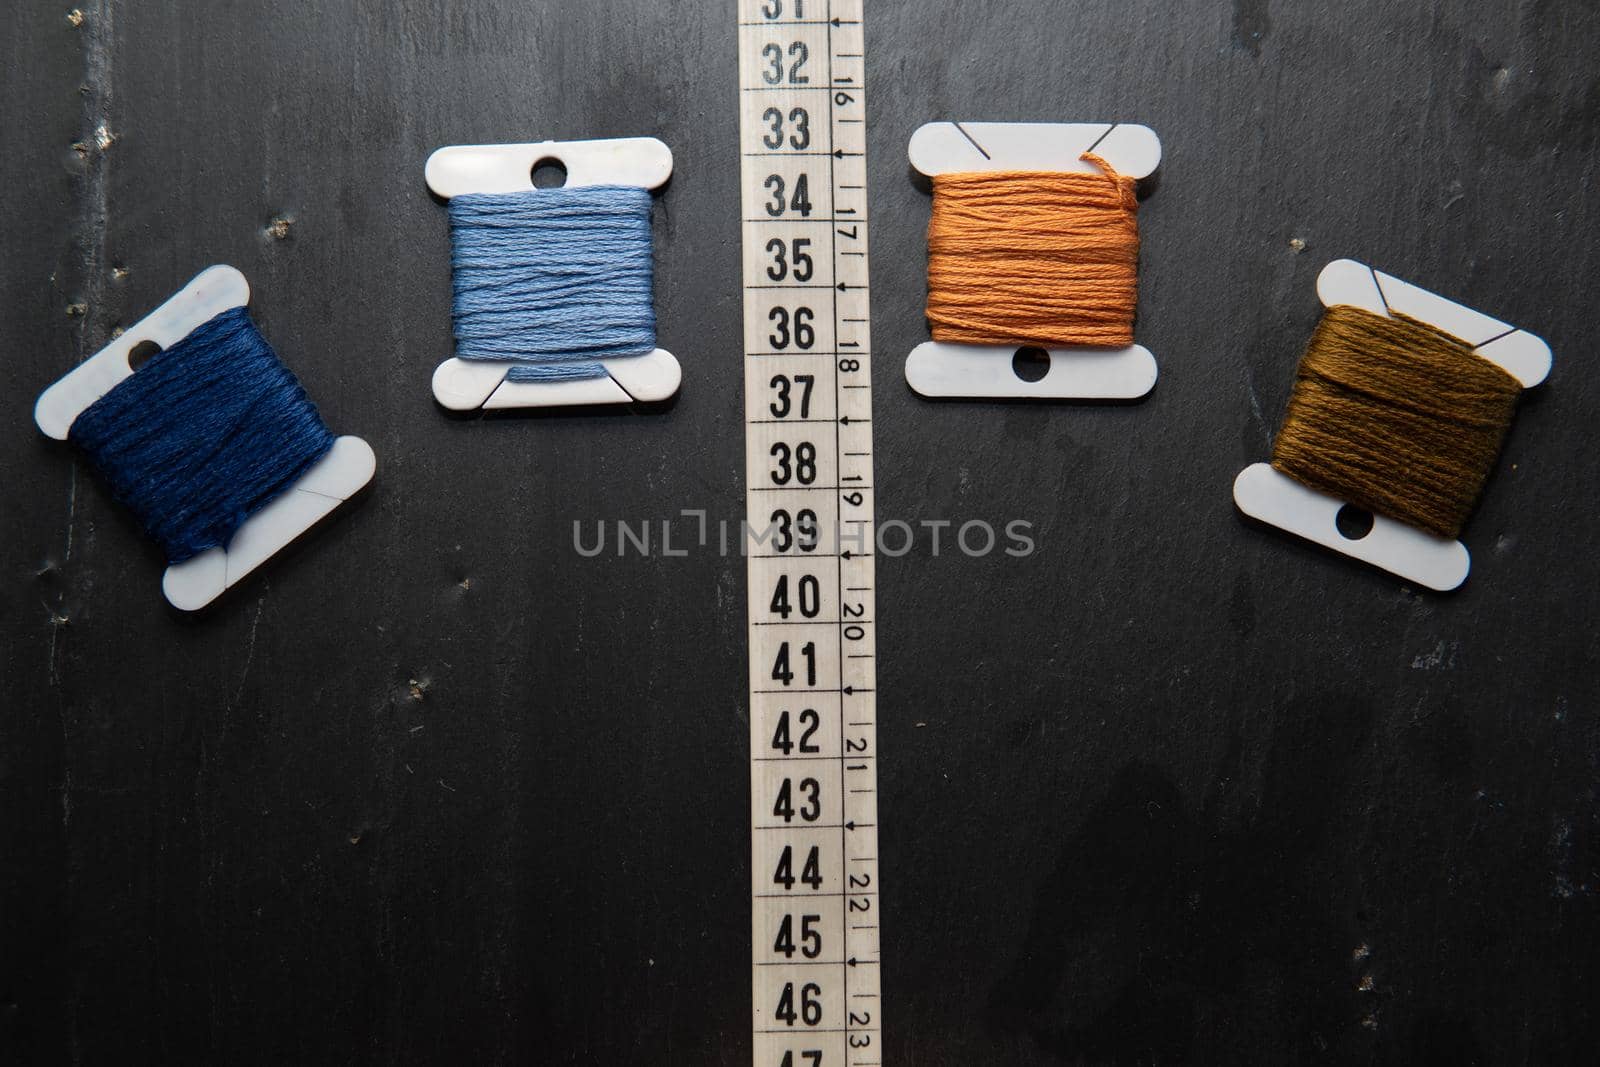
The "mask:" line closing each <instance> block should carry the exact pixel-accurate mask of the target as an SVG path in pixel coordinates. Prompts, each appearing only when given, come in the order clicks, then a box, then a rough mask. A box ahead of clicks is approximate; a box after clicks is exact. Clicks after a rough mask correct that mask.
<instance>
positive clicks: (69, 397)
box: [33, 265, 377, 611]
mask: <svg viewBox="0 0 1600 1067" xmlns="http://www.w3.org/2000/svg"><path fill="white" fill-rule="evenodd" d="M249 302H250V285H249V283H248V282H247V281H246V280H245V277H244V275H243V274H241V273H240V272H239V271H237V270H235V269H234V268H233V267H229V266H224V265H218V266H214V267H208V268H207V269H206V270H204V271H202V272H200V274H198V275H197V276H196V277H195V278H194V279H193V280H192V281H190V282H189V284H187V285H186V286H184V287H183V288H182V289H181V290H179V291H178V292H177V293H176V294H174V295H173V296H172V297H171V298H170V299H168V300H167V301H166V303H164V304H162V305H161V306H160V307H158V308H156V309H155V310H154V311H152V312H151V313H150V314H148V315H146V316H145V317H144V318H142V319H140V320H139V321H138V322H136V323H134V324H133V325H132V326H131V327H129V328H128V329H127V330H126V331H125V332H123V333H122V334H120V335H118V336H117V337H116V338H114V339H113V340H112V341H111V343H110V344H108V345H106V347H104V348H102V349H101V350H100V351H99V352H97V353H95V355H93V356H91V357H90V358H89V359H87V360H85V361H84V362H83V363H81V364H79V365H78V366H77V367H76V368H75V369H74V370H72V371H70V372H69V373H68V374H66V375H64V376H63V377H62V378H61V379H59V380H58V381H57V382H56V383H55V384H53V385H51V386H50V387H49V388H48V389H46V390H45V391H44V392H43V393H41V394H40V396H39V399H38V402H37V403H36V404H35V405H34V413H33V417H34V422H35V423H36V424H37V425H38V427H39V429H40V430H41V431H43V432H44V433H45V434H46V435H47V436H49V437H52V438H55V439H56V440H58V441H65V440H66V439H67V435H68V433H69V432H70V430H71V429H72V424H73V423H74V422H75V421H76V420H77V418H78V416H79V415H81V414H83V412H84V411H86V410H88V408H89V407H90V405H92V404H94V403H95V402H96V401H97V400H99V399H100V398H101V397H103V396H105V395H106V394H107V393H109V392H110V391H111V390H112V389H114V388H116V386H118V385H120V384H121V383H122V382H123V381H125V380H127V379H128V378H129V377H131V376H133V375H134V374H137V373H138V372H137V371H135V370H134V369H133V366H132V364H131V363H130V362H129V357H130V356H131V355H132V353H133V351H134V349H136V348H138V347H139V346H140V345H143V344H145V343H146V342H150V343H153V344H155V345H157V346H159V347H160V348H162V349H166V348H169V347H171V346H172V345H174V344H176V343H177V342H178V341H181V340H182V339H183V338H185V337H187V336H188V335H189V334H190V333H192V332H193V331H194V330H196V329H197V328H198V327H200V326H201V325H203V324H204V323H206V322H209V321H210V320H211V319H213V318H215V317H216V316H217V315H219V314H222V313H223V312H225V311H230V310H232V309H235V308H242V307H245V306H246V305H248V304H249ZM376 470H377V457H376V456H375V455H374V454H373V451H372V447H371V446H370V445H368V444H367V442H365V441H363V440H362V439H361V438H359V437H351V436H343V437H339V438H337V439H335V441H334V443H333V447H332V448H331V449H330V450H329V451H328V453H327V454H326V455H324V456H323V457H322V458H321V459H320V460H318V461H317V462H316V463H314V464H313V465H312V466H311V467H310V468H309V469H308V470H306V472H305V473H304V474H302V475H301V476H300V477H299V479H297V480H296V481H295V482H294V484H293V485H291V486H290V487H289V489H288V490H286V491H284V492H283V493H281V494H279V495H278V496H277V497H276V498H274V499H273V500H271V501H270V502H269V503H267V504H266V505H265V506H263V507H262V508H261V509H260V510H259V511H257V512H255V514H253V515H251V516H250V517H249V518H248V519H246V520H245V522H244V523H243V524H242V525H240V526H239V527H238V529H237V530H236V531H234V534H233V537H232V538H231V539H230V540H229V542H228V543H227V545H225V546H218V547H216V548H210V549H207V550H206V551H204V552H201V553H200V554H199V555H196V556H194V557H193V558H190V559H187V560H184V561H183V562H182V563H175V564H173V565H171V566H169V567H168V568H167V569H166V573H165V574H164V575H163V576H162V580H161V588H162V592H163V593H164V594H165V595H166V598H167V601H168V602H169V603H171V604H172V606H173V607H175V608H178V609H179V610H182V611H196V610H198V609H200V608H203V607H205V606H206V605H207V604H209V603H211V602H212V601H213V600H215V599H216V598H217V597H219V596H221V595H222V594H223V593H224V592H225V591H226V590H227V589H228V588H230V587H231V586H234V585H237V584H238V583H239V582H240V581H242V580H243V579H244V578H245V576H247V575H248V574H250V573H251V572H252V571H254V570H255V569H256V568H257V567H259V566H261V565H262V564H263V563H265V562H266V561H267V560H269V559H271V558H272V557H273V556H274V555H276V554H277V553H278V552H279V551H281V550H282V549H283V548H285V547H287V546H288V545H289V544H290V543H292V542H293V541H295V540H296V539H297V538H299V537H300V536H301V535H302V534H304V533H305V532H306V531H308V530H310V529H311V527H313V526H315V525H316V524H317V523H318V522H320V521H321V520H322V519H323V518H325V517H326V516H327V515H329V514H331V513H332V512H333V511H334V510H335V509H337V508H338V507H339V506H340V505H341V504H343V503H344V502H345V501H346V500H348V499H349V498H350V497H352V496H353V495H355V493H357V492H358V491H359V490H360V489H361V488H362V487H363V486H365V485H366V484H367V483H368V482H369V481H371V480H372V476H373V473H374V472H375V471H376Z"/></svg>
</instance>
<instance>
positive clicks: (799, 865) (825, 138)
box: [738, 0, 883, 1067]
mask: <svg viewBox="0 0 1600 1067" xmlns="http://www.w3.org/2000/svg"><path fill="white" fill-rule="evenodd" d="M862 5H863V0H739V2H738V33H739V88H740V90H741V91H740V94H739V104H740V112H739V162H740V191H741V205H742V207H741V210H740V224H741V233H742V237H743V248H744V255H743V296H744V318H745V335H746V338H747V340H746V342H745V343H744V344H743V345H741V349H742V350H743V351H742V352H741V361H742V362H743V363H744V365H745V367H746V368H747V369H746V371H745V406H744V416H745V456H746V470H745V510H746V522H747V524H748V525H749V526H750V528H752V529H755V530H760V529H763V528H766V527H767V524H768V516H773V517H774V519H773V521H776V517H777V516H780V515H781V516H782V517H783V519H784V522H785V523H787V522H789V521H790V516H793V519H794V521H795V523H796V527H795V529H796V530H800V529H802V527H800V526H799V522H800V517H801V516H802V515H804V516H806V521H807V522H808V523H810V524H811V525H810V526H809V529H811V530H818V529H820V530H822V531H823V536H822V537H821V538H820V540H821V542H822V544H824V545H826V544H828V543H829V538H830V537H831V538H832V539H833V540H834V541H838V542H842V543H839V544H835V545H834V548H835V551H833V552H827V551H817V550H816V548H818V547H819V546H818V545H817V543H816V541H817V539H816V538H814V537H813V538H812V540H811V544H812V549H811V550H807V548H806V547H805V546H806V544H807V541H806V540H801V539H798V537H797V539H796V541H795V542H794V547H795V548H797V549H798V550H797V551H796V550H786V551H782V552H778V551H772V550H771V549H772V548H776V547H778V546H783V547H784V548H785V549H790V547H791V546H790V545H789V544H788V543H787V542H788V535H787V534H785V535H784V536H783V537H781V538H780V539H779V540H778V541H776V542H774V544H773V545H772V546H769V550H768V551H764V552H763V551H754V550H752V551H748V552H747V553H746V564H745V565H746V572H747V576H748V590H747V595H748V601H747V605H748V616H747V620H746V621H747V626H746V636H747V639H748V641H749V653H750V664H749V685H748V689H747V692H748V694H749V699H750V704H749V710H750V715H749V722H750V845H751V856H752V862H753V870H752V877H751V954H750V963H751V967H750V970H751V976H750V981H751V986H750V988H751V993H752V997H751V1044H752V1056H753V1063H754V1064H755V1067H809V1065H811V1064H814V1063H818V1062H820V1063H822V1064H825V1065H826V1067H879V1065H881V1064H882V1062H883V1047H882V1040H881V1037H882V1034H881V1030H880V1027H881V1026H882V1019H881V1017H880V1016H881V1012H880V1010H879V1008H880V1005H881V1000H880V996H881V988H880V979H879V971H880V967H879V966H878V964H879V963H880V953H879V946H880V941H879V925H880V922H881V918H880V901H881V899H882V898H881V897H880V896H879V892H880V886H879V878H878V859H877V857H878V855H879V852H878V837H877V832H878V830H877V815H878V812H877V770H876V769H877V766H878V760H877V736H876V723H877V718H878V716H877V693H876V688H877V682H876V666H875V664H876V653H877V649H876V634H877V627H876V626H875V625H874V624H873V621H872V620H874V619H876V618H877V610H876V608H877V605H876V601H875V594H874V587H875V582H874V580H873V571H874V567H875V563H874V553H873V552H872V551H870V550H869V551H859V552H858V551H840V549H844V547H845V545H848V544H850V543H851V539H852V538H856V537H861V538H862V539H863V540H865V541H866V545H865V547H866V548H868V549H870V548H871V547H872V545H871V543H870V540H867V538H868V537H869V535H870V533H871V531H872V530H873V529H874V528H875V524H874V522H873V507H874V504H873V494H872V486H873V452H872V425H871V422H872V419H871V416H872V369H871V368H872V344H871V322H870V319H871V315H870V288H869V284H870V283H869V271H868V255H867V248H868V239H867V228H868V225H869V222H868V218H867V215H868V210H867V208H868V202H867V195H866V163H865V156H866V103H865V101H866V97H867V93H866V88H865V86H864V85H863V84H862V81H863V80H864V79H863V78H862V76H861V74H862V71H864V70H865V63H864V62H863V56H864V53H865V48H864V46H863V42H864V37H863V30H862V25H861V20H862ZM763 212H765V214H766V216H767V217H763ZM763 345H766V346H769V347H765V348H764V347H762V346H763ZM830 425H831V426H832V427H833V432H832V433H828V432H827V427H828V426H830ZM802 457H803V458H802ZM846 461H848V462H846ZM802 463H803V464H804V465H803V467H802V466H801V464H802ZM779 477H781V478H782V479H783V481H782V482H781V483H776V484H775V479H777V478H779ZM802 479H804V480H802ZM807 481H809V482H810V483H811V484H807ZM857 501H859V503H857ZM847 505H848V507H847ZM830 524H836V525H837V528H838V529H837V535H835V534H834V532H833V531H829V530H828V526H829V525H830ZM783 528H784V529H785V530H787V529H788V527H787V526H785V527H783ZM750 547H751V549H757V548H761V547H762V546H761V545H754V546H750ZM846 698H848V699H849V705H848V707H847V706H846ZM835 702H837V706H835ZM778 819H781V820H782V821H781V822H778V821H775V820H778ZM874 1000H877V1001H879V1004H873V1005H868V1004H866V1003H864V1002H867V1001H874ZM852 1005H854V1006H852ZM819 1057H820V1059H819Z"/></svg>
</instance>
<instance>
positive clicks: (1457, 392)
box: [1272, 305, 1522, 538]
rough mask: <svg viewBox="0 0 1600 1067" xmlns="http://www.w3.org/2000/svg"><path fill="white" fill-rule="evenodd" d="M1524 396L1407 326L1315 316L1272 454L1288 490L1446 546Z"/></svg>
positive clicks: (1480, 362) (1343, 310)
mask: <svg viewBox="0 0 1600 1067" xmlns="http://www.w3.org/2000/svg"><path fill="white" fill-rule="evenodd" d="M1521 392H1522V384H1521V383H1520V382H1519V381H1518V380H1517V379H1516V378H1514V377H1513V376H1512V375H1511V374H1509V373H1508V372H1506V371H1505V370H1502V369H1501V368H1500V367H1498V366H1496V365H1495V364H1493V363H1491V362H1489V361H1488V360H1487V359H1484V358H1483V357H1482V356H1480V355H1478V354H1477V353H1476V352H1474V351H1473V350H1472V346H1470V345H1468V344H1467V343H1466V342H1464V341H1462V340H1460V339H1459V338H1456V337H1452V336H1450V335H1449V334H1447V333H1445V332H1444V331H1443V330H1440V329H1438V328H1436V327H1434V326H1430V325H1428V324H1427V323H1424V322H1420V321H1418V320H1417V319H1413V318H1410V317H1409V316H1405V315H1398V314H1397V315H1396V316H1395V317H1392V318H1391V317H1388V316H1384V315H1376V314H1373V313H1372V312H1370V311H1365V310H1363V309H1361V308H1356V307H1350V306H1343V305H1341V306H1335V307H1331V308H1328V309H1327V311H1326V312H1324V313H1323V316H1322V321H1321V322H1319V323H1318V324H1317V328H1316V331H1315V332H1314V333H1313V334H1312V336H1311V341H1310V344H1309V345H1308V346H1307V347H1306V353H1305V356H1304V358H1302V359H1301V361H1300V369H1299V372H1298V373H1297V375H1296V378H1295V384H1294V390H1293V392H1292V394H1291V395H1290V398H1289V408H1288V412H1287V413H1286V414H1285V416H1284V421H1283V425H1282V427H1280V429H1279V430H1278V437H1277V441H1276V442H1275V443H1274V446H1273V452H1272V465H1273V467H1275V468H1277V469H1278V470H1279V471H1280V472H1282V473H1283V474H1286V475H1288V476H1289V477H1291V478H1293V479H1295V480H1296V481H1298V482H1300V483H1302V484H1304V485H1307V486H1309V487H1311V488H1312V489H1316V490H1318V491H1320V492H1323V493H1327V494H1329V495H1330V496H1334V497H1337V498H1339V499H1341V500H1344V501H1346V502H1348V503H1350V504H1353V505H1355V506H1356V507H1359V508H1364V509H1366V510H1367V511H1371V512H1373V513H1375V514H1378V515H1384V516H1387V517H1388V518H1391V519H1395V520H1397V521H1399V522H1403V523H1406V524H1407V525H1410V526H1414V527H1416V528H1418V529H1421V530H1425V531H1427V532H1428V533H1431V534H1433V535H1434V536H1436V537H1442V538H1453V537H1455V536H1457V534H1459V533H1460V531H1461V527H1462V525H1463V524H1464V523H1465V522H1466V520H1467V517H1468V515H1470V514H1471V513H1472V509H1473V507H1474V506H1475V505H1476V504H1477V501H1478V497H1479V496H1480V495H1481V493H1482V491H1483V485H1484V482H1485V481H1486V480H1487V479H1488V477H1489V472H1490V470H1492V469H1493V467H1494V463H1495V459H1496V457H1498V456H1499V454H1500V446H1501V444H1502V442H1503V441H1504V440H1505V436H1506V431H1507V430H1509V429H1510V426H1511V419H1512V415H1513V413H1514V412H1515V409H1516V402H1517V397H1518V395H1519V394H1520V393H1521Z"/></svg>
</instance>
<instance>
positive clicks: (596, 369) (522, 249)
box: [450, 185, 656, 382]
mask: <svg viewBox="0 0 1600 1067" xmlns="http://www.w3.org/2000/svg"><path fill="white" fill-rule="evenodd" d="M450 237H451V245H452V248H451V256H450V259H451V265H452V267H453V268H454V282H453V285H454V290H455V308H454V314H455V336H456V355H457V356H459V357H460V358H462V359H478V360H514V361H516V365H515V366H513V367H512V368H511V370H510V371H509V372H508V373H507V374H506V380H507V381H513V382H565V381H577V380H581V379H585V378H603V377H605V376H606V370H605V367H604V366H602V365H601V363H600V360H603V359H612V358H616V357H619V356H641V355H645V354H646V353H648V352H650V351H651V350H652V349H654V348H655V347H656V312H655V305H654V303H653V299H654V293H653V289H654V279H655V268H654V263H653V246H652V241H651V232H650V192H649V190H647V189H640V188H636V187H633V186H620V185H596V186H585V187H581V188H575V189H567V188H558V189H535V190H531V191H528V192H521V193H467V194H464V195H461V196H456V197H452V198H451V200H450Z"/></svg>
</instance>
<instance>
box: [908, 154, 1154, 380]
mask: <svg viewBox="0 0 1600 1067" xmlns="http://www.w3.org/2000/svg"><path fill="white" fill-rule="evenodd" d="M1082 158H1083V159H1085V160H1087V161H1088V162H1090V163H1093V164H1094V165H1095V166H1096V167H1098V168H1100V173H1098V174H1078V173H1069V174H1060V173H1046V172H1033V171H1005V172H1000V173H978V174H940V175H935V177H934V179H933V212H932V216H931V218H930V219H929V222H928V322H929V324H930V326H931V328H932V333H933V337H934V340H936V341H948V342H954V343H960V344H979V345H1006V346H1023V345H1038V346H1040V347H1044V348H1069V347H1079V346H1096V347H1113V348H1126V347H1127V346H1129V345H1131V344H1133V318H1134V312H1135V309H1136V307H1137V304H1138V284H1139V275H1138V264H1139V220H1138V211H1139V201H1138V198H1137V196H1136V194H1135V188H1134V186H1135V183H1134V180H1133V179H1132V178H1128V177H1125V176H1123V175H1120V174H1118V173H1117V172H1116V171H1115V170H1113V169H1112V167H1111V165H1110V164H1108V163H1107V162H1106V161H1105V160H1103V159H1101V158H1100V157H1099V156H1095V155H1090V154H1086V155H1084V156H1083V157H1082Z"/></svg>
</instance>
